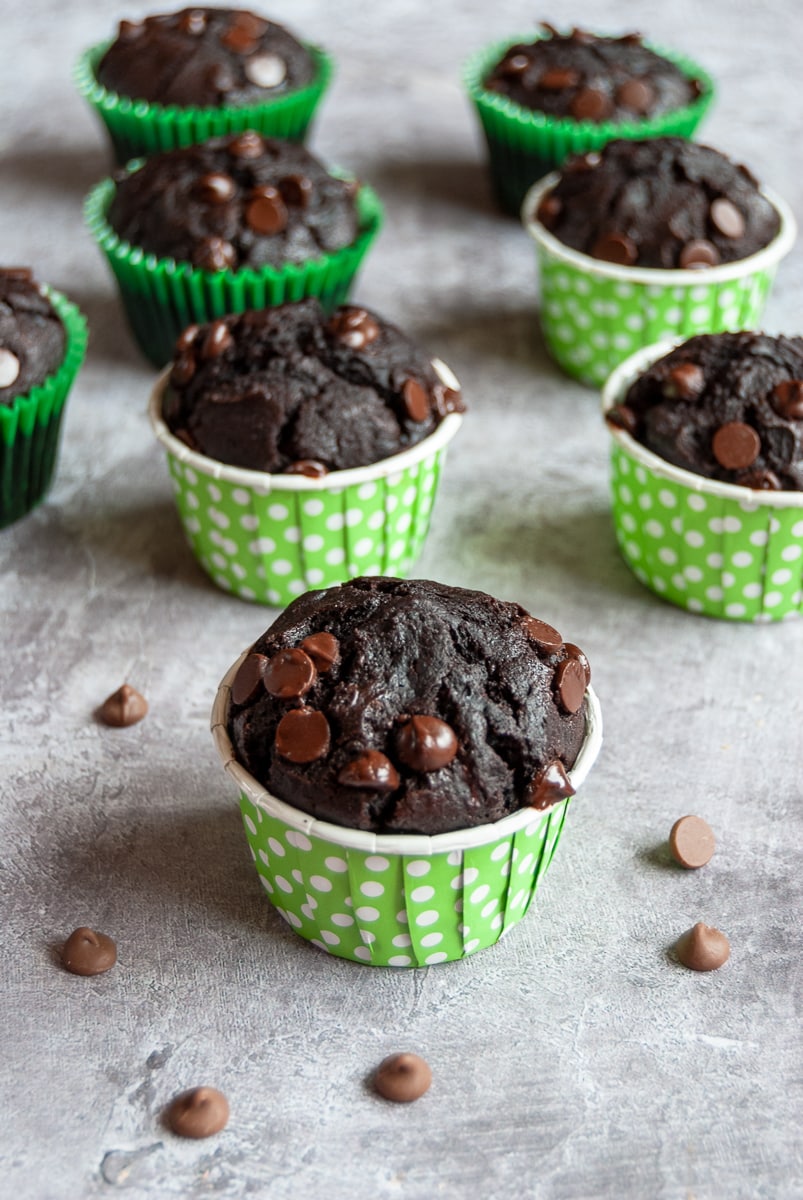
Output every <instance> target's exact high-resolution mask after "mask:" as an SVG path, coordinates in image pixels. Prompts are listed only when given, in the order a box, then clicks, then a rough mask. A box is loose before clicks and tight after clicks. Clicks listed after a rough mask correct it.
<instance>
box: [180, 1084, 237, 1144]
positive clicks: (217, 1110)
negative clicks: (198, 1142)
mask: <svg viewBox="0 0 803 1200" xmlns="http://www.w3.org/2000/svg"><path fill="white" fill-rule="evenodd" d="M228 1120H229V1102H228V1100H227V1099H226V1097H225V1096H224V1095H223V1093H222V1092H219V1091H218V1090H217V1088H213V1087H198V1088H192V1089H191V1090H190V1091H188V1092H182V1094H181V1095H180V1096H176V1097H175V1099H174V1100H172V1101H171V1102H170V1106H169V1107H168V1110H167V1123H168V1125H169V1126H170V1128H171V1129H172V1130H173V1133H175V1134H178V1136H179V1137H186V1138H206V1137H212V1135H213V1134H215V1133H220V1131H221V1129H225V1127H226V1125H227V1123H228Z"/></svg>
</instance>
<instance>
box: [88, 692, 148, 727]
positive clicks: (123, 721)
mask: <svg viewBox="0 0 803 1200" xmlns="http://www.w3.org/2000/svg"><path fill="white" fill-rule="evenodd" d="M147 711H148V701H147V700H146V699H145V697H144V696H142V695H140V693H139V692H138V691H137V690H136V689H135V688H132V687H131V685H130V684H128V683H124V684H123V686H122V687H119V688H118V689H117V691H116V692H112V694H111V696H107V697H106V699H105V700H104V701H103V703H102V704H101V706H100V708H99V709H98V712H97V716H98V720H100V721H102V722H103V724H104V725H112V726H113V727H114V728H116V729H123V728H124V727H125V726H127V725H136V723H137V721H141V720H142V718H143V717H144V716H145V714H146V713H147Z"/></svg>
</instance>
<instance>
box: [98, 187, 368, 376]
mask: <svg viewBox="0 0 803 1200" xmlns="http://www.w3.org/2000/svg"><path fill="white" fill-rule="evenodd" d="M141 165H142V164H141V163H131V164H130V165H129V170H130V171H134V170H136V169H137V168H138V167H139V166H141ZM333 173H334V172H333ZM114 188H115V185H114V182H113V180H111V179H104V180H103V181H102V182H101V183H99V184H97V185H96V186H95V187H94V188H93V189H92V191H91V192H90V193H89V195H88V196H87V199H86V203H85V205H84V214H85V217H86V222H87V225H88V226H89V230H90V232H91V233H92V236H93V237H94V239H95V241H96V242H97V243H98V245H99V246H100V248H101V250H102V251H103V252H104V254H105V255H106V258H107V259H108V261H109V265H110V267H111V269H112V271H113V273H114V276H115V278H116V280H117V284H118V287H119V289H120V295H121V298H122V301H123V305H124V307H125V311H126V316H127V317H128V322H129V325H130V326H131V331H132V333H133V334H134V337H135V338H136V341H137V343H138V345H139V347H140V349H141V350H142V352H143V354H144V355H145V356H146V357H147V358H149V359H150V361H151V362H152V363H154V364H155V365H156V366H158V367H162V366H164V364H165V363H166V362H169V361H170V359H171V358H172V357H173V349H174V347H175V343H176V338H177V337H178V335H179V334H180V333H181V331H182V330H183V329H185V328H186V327H187V325H191V324H194V323H203V322H205V321H213V320H215V318H216V317H222V316H225V314H226V313H233V312H245V311H246V310H247V309H251V308H271V307H273V306H274V305H278V304H286V303H287V302H289V301H291V300H303V299H306V298H307V297H309V296H316V297H317V298H318V299H319V300H320V302H321V304H322V305H323V307H324V309H325V310H326V311H331V310H332V309H334V308H336V307H337V305H338V304H343V303H344V302H345V300H346V299H347V298H348V294H349V290H350V288H351V285H352V283H353V282H354V278H355V276H356V274H357V271H358V270H359V268H360V265H361V263H362V260H363V258H364V257H365V254H366V252H367V250H368V247H369V246H370V245H371V243H372V242H373V240H374V238H375V237H376V235H377V233H378V231H379V227H380V225H381V222H382V206H381V205H380V203H379V199H378V197H377V196H376V194H375V192H373V191H372V189H371V188H369V187H367V186H366V185H365V184H363V185H362V186H361V187H360V189H359V191H358V193H357V197H356V205H357V216H358V221H359V232H358V234H357V238H356V240H355V241H354V242H352V243H351V244H350V245H349V246H344V247H343V249H342V250H334V251H332V252H331V253H328V254H321V255H320V257H319V258H311V259H309V260H308V261H306V262H303V263H289V264H288V265H287V266H285V267H267V266H266V267H259V268H251V267H242V268H241V269H240V270H238V271H203V270H201V269H200V268H199V267H193V266H192V265H191V264H190V263H187V262H176V261H175V260H174V259H172V258H157V257H156V255H155V254H146V253H145V252H144V251H143V250H141V249H139V248H138V247H136V246H132V245H131V244H130V243H129V242H124V241H122V239H121V238H120V237H119V236H118V235H117V234H116V233H115V231H114V230H113V229H112V227H111V225H109V223H108V221H107V220H106V214H107V213H108V211H109V207H110V205H111V203H112V199H113V198H114Z"/></svg>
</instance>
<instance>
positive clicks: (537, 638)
mask: <svg viewBox="0 0 803 1200" xmlns="http://www.w3.org/2000/svg"><path fill="white" fill-rule="evenodd" d="M522 625H523V626H524V629H525V631H526V633H527V637H528V638H529V639H530V641H531V642H535V644H536V646H537V647H538V649H539V650H543V651H544V653H545V654H557V652H558V650H560V648H561V646H562V645H563V638H562V637H561V636H560V634H559V633H558V631H557V629H555V628H554V626H552V625H547V623H546V621H539V620H538V617H525V618H524V620H523V621H522Z"/></svg>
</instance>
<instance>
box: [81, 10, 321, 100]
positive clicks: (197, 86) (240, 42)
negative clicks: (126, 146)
mask: <svg viewBox="0 0 803 1200" xmlns="http://www.w3.org/2000/svg"><path fill="white" fill-rule="evenodd" d="M314 75H315V64H314V62H313V59H312V57H311V55H310V53H309V51H308V50H307V48H306V47H305V46H303V45H302V44H301V42H299V41H298V40H297V39H296V38H295V37H294V36H293V35H292V34H291V33H289V32H288V31H287V30H286V29H284V28H283V27H282V26H281V25H276V24H274V22H272V21H268V20H265V18H263V17H260V16H256V15H255V14H254V13H251V12H247V11H244V10H242V9H222V8H185V9H182V10H181V12H176V13H169V14H166V15H163V16H162V15H158V16H150V17H145V19H144V20H143V21H121V22H120V28H119V32H118V35H117V38H116V39H115V40H114V42H112V44H111V46H110V47H109V49H108V50H107V51H106V53H105V54H104V55H103V57H102V58H101V60H100V62H99V64H98V67H97V78H98V81H99V82H100V83H101V84H103V86H104V87H106V88H108V89H109V91H111V92H116V93H117V94H118V95H121V96H129V97H131V98H132V99H137V100H147V101H149V102H150V103H158V104H163V105H171V104H178V105H184V106H186V105H193V106H195V107H198V108H209V107H217V106H219V105H222V104H226V105H232V106H238V105H244V104H253V103H255V102H256V103H258V102H259V101H261V100H264V99H265V98H266V97H274V96H279V95H282V94H284V93H286V92H290V91H294V90H296V89H298V88H302V87H304V86H305V85H306V84H308V83H310V82H311V81H312V79H313V77H314Z"/></svg>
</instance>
